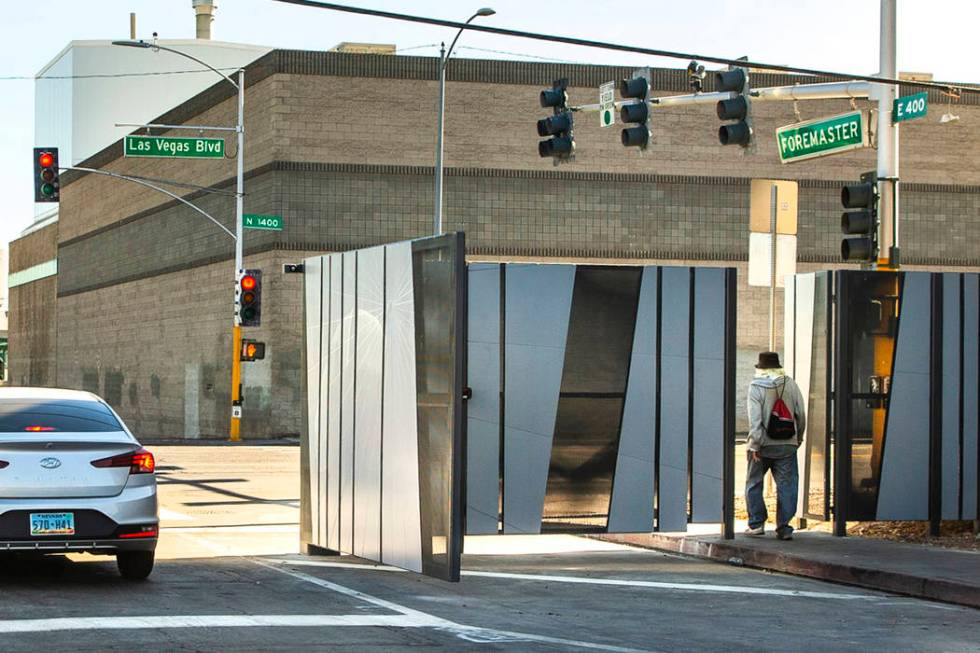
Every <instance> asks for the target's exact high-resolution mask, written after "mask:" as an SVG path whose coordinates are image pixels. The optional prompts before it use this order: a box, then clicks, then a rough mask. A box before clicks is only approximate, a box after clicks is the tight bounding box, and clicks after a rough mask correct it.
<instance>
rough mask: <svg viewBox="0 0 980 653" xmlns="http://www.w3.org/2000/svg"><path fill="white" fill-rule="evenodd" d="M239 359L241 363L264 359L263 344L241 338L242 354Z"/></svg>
mask: <svg viewBox="0 0 980 653" xmlns="http://www.w3.org/2000/svg"><path fill="white" fill-rule="evenodd" d="M241 354H242V355H241V356H240V359H241V361H242V362H243V363H250V362H252V361H260V360H262V359H263V358H265V343H264V342H259V341H258V340H248V339H246V338H242V352H241Z"/></svg>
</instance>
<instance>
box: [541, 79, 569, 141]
mask: <svg viewBox="0 0 980 653" xmlns="http://www.w3.org/2000/svg"><path fill="white" fill-rule="evenodd" d="M567 89H568V80H567V79H558V80H555V81H554V82H553V83H552V84H551V88H549V89H545V90H543V91H541V106H542V107H545V108H548V107H551V109H552V111H553V114H554V115H552V116H550V117H548V118H542V119H541V120H539V121H538V136H541V137H542V138H548V137H550V138H548V140H544V141H539V142H538V155H539V156H541V157H546V156H550V157H553V158H555V159H556V160H561V159H567V158H569V157H570V156H571V155H572V154H574V153H575V138H574V136H572V112H571V111H569V109H568V92H567Z"/></svg>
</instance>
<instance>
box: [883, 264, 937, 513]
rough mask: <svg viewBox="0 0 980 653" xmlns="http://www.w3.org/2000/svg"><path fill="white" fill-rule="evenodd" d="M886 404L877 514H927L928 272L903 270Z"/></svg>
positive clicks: (929, 294)
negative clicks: (896, 332)
mask: <svg viewBox="0 0 980 653" xmlns="http://www.w3.org/2000/svg"><path fill="white" fill-rule="evenodd" d="M904 276H905V281H904V283H903V284H902V293H901V303H900V304H899V321H898V339H897V343H896V347H895V362H894V373H893V375H892V382H891V396H890V399H889V403H888V414H887V422H886V425H885V442H884V451H883V453H882V463H881V483H880V485H879V491H878V505H877V510H876V518H877V519H879V520H887V519H928V518H929V431H930V420H929V415H930V412H931V411H930V407H929V398H930V393H929V376H930V359H929V354H930V348H929V344H928V343H929V342H930V339H931V310H930V309H931V301H930V300H931V294H932V288H931V285H930V282H931V277H932V275H931V274H929V273H926V272H906V273H904Z"/></svg>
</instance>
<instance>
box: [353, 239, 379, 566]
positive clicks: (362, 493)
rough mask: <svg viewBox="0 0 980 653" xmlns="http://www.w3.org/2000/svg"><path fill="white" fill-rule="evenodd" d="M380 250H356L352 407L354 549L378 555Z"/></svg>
mask: <svg viewBox="0 0 980 653" xmlns="http://www.w3.org/2000/svg"><path fill="white" fill-rule="evenodd" d="M384 269H385V251H384V248H383V247H373V248H371V249H362V250H360V251H358V252H357V290H356V292H357V320H356V335H355V343H354V347H355V354H354V358H355V366H356V370H355V378H356V381H355V384H356V386H355V393H356V397H357V400H356V402H355V404H354V479H353V486H354V548H353V553H354V555H356V556H360V557H362V558H367V559H369V560H378V559H380V556H381V511H380V505H381V456H380V455H379V453H380V452H381V409H382V403H381V398H382V394H381V389H382V385H381V384H382V375H383V371H382V364H383V355H384V293H385V289H384V282H385V279H384Z"/></svg>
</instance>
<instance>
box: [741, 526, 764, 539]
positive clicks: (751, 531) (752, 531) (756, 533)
mask: <svg viewBox="0 0 980 653" xmlns="http://www.w3.org/2000/svg"><path fill="white" fill-rule="evenodd" d="M745 534H746V535H748V536H749V537H761V536H763V535H765V534H766V525H765V524H763V525H762V526H757V527H755V528H752V527H751V526H749V527H748V528H746V529H745Z"/></svg>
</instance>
